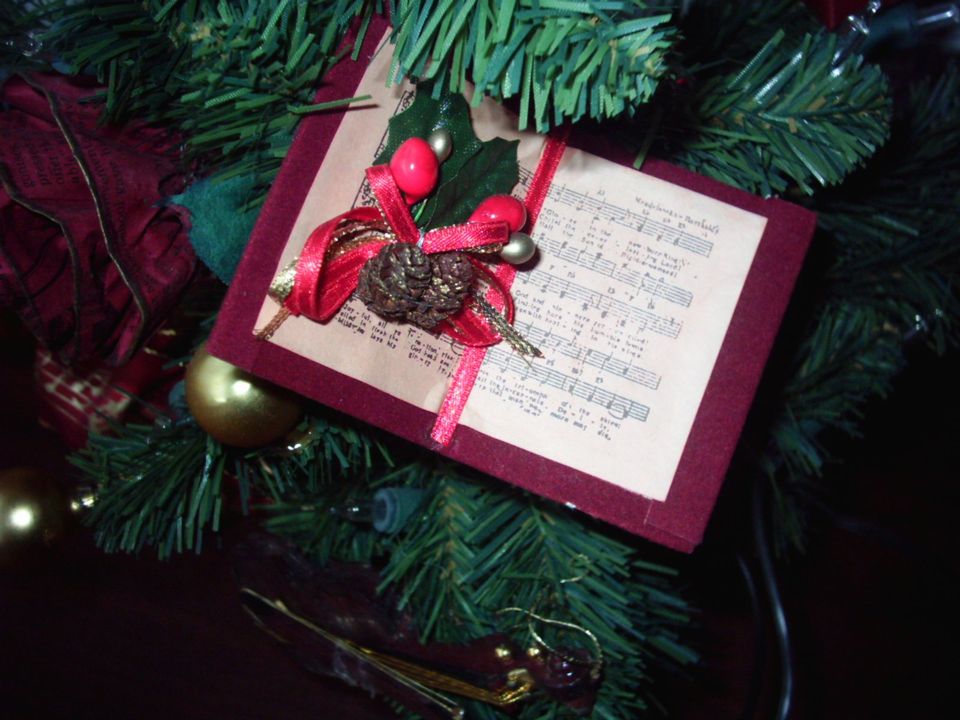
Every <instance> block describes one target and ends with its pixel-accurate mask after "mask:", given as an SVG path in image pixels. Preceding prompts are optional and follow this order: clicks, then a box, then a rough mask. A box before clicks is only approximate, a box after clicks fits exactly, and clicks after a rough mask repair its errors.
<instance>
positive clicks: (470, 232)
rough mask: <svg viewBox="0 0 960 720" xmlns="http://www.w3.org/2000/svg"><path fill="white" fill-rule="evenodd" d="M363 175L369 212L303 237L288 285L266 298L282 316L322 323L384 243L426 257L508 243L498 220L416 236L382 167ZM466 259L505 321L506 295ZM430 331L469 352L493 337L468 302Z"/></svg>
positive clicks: (482, 267) (356, 212)
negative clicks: (415, 249)
mask: <svg viewBox="0 0 960 720" xmlns="http://www.w3.org/2000/svg"><path fill="white" fill-rule="evenodd" d="M366 174H367V180H368V181H369V183H370V188H371V190H372V191H373V194H374V197H375V198H376V200H377V207H369V206H368V207H359V208H354V209H353V210H349V211H347V212H345V213H343V214H341V215H338V216H337V217H335V218H333V219H331V220H328V221H327V222H325V223H323V224H322V225H320V226H319V227H318V228H316V229H315V230H314V231H313V232H312V233H310V236H309V237H308V238H307V242H306V244H305V245H304V248H303V251H302V252H301V253H300V257H299V259H298V260H297V263H296V271H295V274H294V276H293V283H292V287H287V288H284V289H283V290H282V291H280V292H278V293H274V294H275V295H279V297H278V299H280V300H281V302H282V303H283V306H284V308H285V309H286V310H287V311H288V312H289V313H290V314H292V315H304V316H306V317H308V318H310V319H311V320H315V321H317V322H326V321H328V320H330V319H331V318H332V317H333V316H334V315H335V314H336V313H337V311H338V310H339V309H340V308H341V306H342V305H343V304H344V303H345V302H346V301H347V299H348V298H349V297H350V296H351V295H352V294H353V292H354V291H355V290H356V288H357V283H358V281H359V278H360V271H361V270H362V269H363V266H364V265H365V264H366V263H367V262H368V261H369V260H370V259H371V258H373V257H375V256H376V255H377V254H378V253H379V252H380V250H381V249H382V248H383V247H384V246H385V245H388V244H390V243H396V242H405V243H411V244H414V245H419V246H420V247H421V249H422V250H423V251H424V252H425V253H427V254H428V255H429V254H435V253H445V252H466V253H481V252H490V251H494V250H497V249H499V248H500V247H502V246H503V245H504V244H505V243H506V242H507V240H508V239H509V236H510V227H509V225H508V224H507V223H506V222H468V223H464V224H462V225H452V226H449V227H442V228H437V229H434V230H430V231H428V232H426V233H421V231H420V228H418V227H417V224H416V223H415V222H414V220H413V216H412V215H411V214H410V210H409V208H408V206H407V203H406V201H405V200H404V198H403V195H402V194H401V192H400V188H398V187H397V184H396V182H395V181H394V179H393V174H392V173H391V172H390V168H389V167H388V166H387V165H376V166H374V167H371V168H367V171H366ZM468 259H469V260H470V262H471V263H472V264H473V266H474V268H475V269H476V270H477V277H478V283H479V284H481V285H483V286H484V288H489V289H491V290H493V292H494V293H495V294H496V295H497V296H499V297H498V300H500V301H501V302H502V306H503V308H504V313H505V315H506V320H507V322H508V323H509V322H512V320H513V302H512V300H511V298H510V293H509V291H508V290H507V289H506V288H505V287H504V286H503V285H502V283H501V282H500V281H499V280H498V279H497V277H496V276H495V275H494V273H492V272H491V271H490V270H489V269H488V267H487V265H486V264H485V263H483V262H481V261H480V260H478V259H477V258H475V257H473V256H472V255H468ZM478 292H479V291H478ZM483 292H486V289H485V290H484V291H483ZM498 304H500V303H498ZM436 329H437V330H438V331H439V332H441V333H444V334H446V335H449V336H450V337H452V338H453V339H454V340H456V341H457V342H459V343H462V344H464V345H468V346H471V347H486V346H488V345H493V344H495V343H497V342H499V341H500V339H501V336H500V335H499V334H498V333H497V332H496V330H494V329H493V328H492V327H491V326H490V325H489V324H488V323H487V322H486V320H485V319H484V315H483V313H482V312H479V311H478V309H477V308H475V307H474V306H473V304H472V303H471V302H470V301H469V300H468V301H467V302H465V303H464V305H463V307H462V308H461V309H460V310H459V311H458V312H457V313H455V314H454V315H451V316H450V317H448V318H447V319H446V320H444V321H443V322H441V323H440V324H439V325H438V326H437V327H436Z"/></svg>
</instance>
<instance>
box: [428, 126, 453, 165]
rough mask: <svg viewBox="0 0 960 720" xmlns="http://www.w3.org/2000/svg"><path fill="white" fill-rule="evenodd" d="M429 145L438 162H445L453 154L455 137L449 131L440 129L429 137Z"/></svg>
mask: <svg viewBox="0 0 960 720" xmlns="http://www.w3.org/2000/svg"><path fill="white" fill-rule="evenodd" d="M427 144H428V145H429V146H430V149H431V150H433V154H434V155H436V156H437V160H439V161H440V162H443V161H444V160H446V159H447V158H448V157H450V153H452V152H453V135H451V134H450V131H449V130H445V129H443V128H438V129H436V130H434V131H433V132H432V133H430V135H428V136H427Z"/></svg>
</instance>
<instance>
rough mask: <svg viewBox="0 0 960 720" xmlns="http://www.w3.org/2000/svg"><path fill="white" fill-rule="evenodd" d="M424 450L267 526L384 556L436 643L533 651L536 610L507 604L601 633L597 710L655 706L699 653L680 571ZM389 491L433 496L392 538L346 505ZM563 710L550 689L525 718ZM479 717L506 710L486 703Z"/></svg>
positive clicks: (345, 554) (475, 707) (284, 509)
mask: <svg viewBox="0 0 960 720" xmlns="http://www.w3.org/2000/svg"><path fill="white" fill-rule="evenodd" d="M409 452H410V451H409V449H407V450H406V453H407V454H408V456H409ZM411 459H413V460H414V462H409V463H407V464H405V465H403V466H401V467H398V468H396V469H394V470H392V471H386V472H384V473H379V474H378V473H374V475H373V476H374V478H375V479H374V480H373V481H372V482H371V483H369V484H365V483H362V482H361V483H352V482H351V483H350V484H349V485H346V486H341V487H340V488H339V489H338V490H337V491H335V492H334V494H333V495H332V496H330V495H327V494H323V495H321V496H316V495H311V494H305V495H304V496H303V497H299V498H288V501H287V502H286V503H284V504H281V505H277V506H275V507H273V508H272V509H271V510H270V511H269V514H270V518H269V519H268V521H267V523H266V525H267V527H268V528H270V529H271V530H273V531H274V532H279V533H281V534H286V535H288V536H289V537H292V538H293V539H294V540H296V541H297V543H298V544H300V545H301V546H302V547H306V548H307V549H308V550H311V551H312V552H313V553H315V554H316V555H317V556H318V557H321V558H327V557H339V558H343V559H347V560H354V561H363V562H371V561H374V562H376V561H377V560H378V559H379V560H380V561H381V562H382V569H381V577H382V586H383V587H384V588H386V587H391V588H394V589H395V590H396V591H397V593H398V596H399V598H400V605H401V607H403V608H404V609H406V611H407V612H410V613H411V614H412V616H413V618H414V620H415V624H416V627H418V628H419V630H420V633H421V638H422V640H424V641H431V640H438V641H443V642H461V641H464V640H467V639H470V638H476V637H482V636H484V635H487V634H489V633H491V632H496V631H501V632H502V631H507V632H511V633H512V634H513V635H514V637H515V639H516V640H517V642H518V643H519V644H520V645H521V647H529V646H531V645H532V644H533V642H534V639H533V637H532V636H531V633H530V623H529V622H528V619H527V618H526V617H524V616H523V615H522V614H516V613H505V612H504V610H505V609H506V608H510V607H520V608H524V609H529V610H531V611H533V612H535V613H537V614H538V615H540V616H542V617H546V618H549V619H551V620H559V621H564V622H568V623H573V624H575V625H577V626H579V627H584V628H588V629H589V630H590V631H591V632H593V633H594V634H595V635H596V637H597V639H598V641H599V642H600V645H601V647H602V648H603V653H604V659H605V663H604V683H603V686H602V689H601V692H600V696H599V699H598V703H597V707H596V709H595V711H594V717H597V718H610V719H614V718H624V719H625V718H631V717H635V716H636V714H637V713H639V712H641V711H644V710H648V709H650V708H652V707H654V706H655V704H656V702H655V700H654V699H653V697H652V692H651V688H652V676H653V675H654V674H655V669H656V668H657V667H658V666H660V665H662V664H663V663H674V664H677V665H683V664H689V663H692V662H695V661H696V658H697V656H696V654H695V653H694V652H692V651H691V650H690V649H689V648H688V647H686V645H685V644H684V643H683V641H682V640H681V634H682V633H683V631H684V629H685V627H686V626H687V624H688V623H689V617H690V609H689V608H688V607H687V605H686V603H685V601H684V600H683V599H682V598H681V597H679V596H678V594H677V592H676V589H675V588H674V587H673V582H672V578H673V576H674V575H675V572H674V571H672V570H671V569H669V568H667V567H663V566H660V565H653V564H649V563H645V562H643V560H642V557H641V553H640V550H639V547H640V546H639V545H638V544H637V543H636V542H635V541H633V542H626V541H625V540H624V539H623V538H622V537H619V535H618V534H617V533H616V532H615V531H612V530H611V529H610V528H608V527H606V526H602V525H599V524H587V525H585V524H584V521H583V518H582V517H579V516H577V515H576V514H575V513H573V512H571V511H569V510H567V509H565V508H562V507H560V506H558V505H556V504H554V503H551V502H549V501H545V500H542V499H540V498H536V497H534V496H531V495H529V494H527V493H523V492H521V491H519V490H516V489H515V488H511V487H509V486H507V485H504V484H503V483H497V482H491V481H489V480H488V479H486V478H483V477H479V476H478V475H477V474H476V473H469V472H466V471H465V470H464V469H463V468H462V467H460V466H456V465H452V464H450V463H448V462H446V461H443V460H439V459H437V458H436V457H433V456H428V455H425V454H423V453H422V452H420V451H417V452H416V454H415V455H414V456H413V457H412V458H411ZM384 487H402V488H416V489H419V490H421V491H423V493H424V500H423V503H422V505H421V507H420V508H419V509H418V510H417V511H416V513H415V514H414V515H413V517H412V518H411V520H410V521H409V522H408V524H407V525H406V526H405V527H403V528H402V529H401V530H399V531H398V532H396V533H394V534H392V535H380V534H378V533H375V532H372V531H371V530H370V529H369V526H366V525H364V524H359V523H355V522H351V521H349V520H345V519H343V515H344V513H343V512H342V511H343V510H344V509H349V508H352V507H355V506H357V505H359V504H362V503H363V502H364V501H367V502H369V498H370V496H371V493H372V492H373V490H375V489H377V488H384ZM331 508H339V509H341V512H338V513H332V512H330V509H331ZM533 625H534V626H535V631H536V632H537V633H538V634H540V635H542V636H545V637H546V638H547V639H548V641H549V642H551V643H552V644H558V645H563V644H566V645H568V646H581V647H585V648H587V649H590V650H592V646H591V645H590V643H588V642H585V641H584V637H585V636H584V635H583V634H581V633H577V632H575V631H570V630H567V631H565V632H563V633H562V635H559V636H553V635H551V632H550V628H549V627H547V626H544V625H542V624H538V623H536V622H534V623H533ZM555 712H558V706H556V705H554V704H553V703H552V702H550V701H548V700H546V699H545V698H539V700H538V701H536V702H531V703H530V704H528V705H526V706H525V707H524V708H523V710H522V712H521V715H520V717H521V718H529V719H530V720H532V719H533V718H538V717H552V716H553V715H552V714H551V713H555ZM469 717H471V718H483V719H488V718H489V719H490V720H493V719H494V718H497V717H502V715H500V714H499V713H497V712H496V711H494V710H493V709H491V708H490V707H488V706H484V705H481V704H476V703H473V704H471V712H470V714H469ZM557 717H565V715H564V714H563V713H562V712H561V714H560V715H557Z"/></svg>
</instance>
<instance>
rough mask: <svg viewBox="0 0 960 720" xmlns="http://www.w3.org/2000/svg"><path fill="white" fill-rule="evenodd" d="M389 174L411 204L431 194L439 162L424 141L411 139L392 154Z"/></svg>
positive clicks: (438, 170) (416, 138) (415, 138)
mask: <svg viewBox="0 0 960 720" xmlns="http://www.w3.org/2000/svg"><path fill="white" fill-rule="evenodd" d="M390 172H392V173H393V179H394V180H395V181H396V183H397V187H398V188H400V189H401V190H402V191H403V192H404V193H405V194H406V198H407V202H409V203H411V204H412V203H414V202H417V201H418V200H422V199H423V198H425V197H426V196H427V195H429V194H430V193H431V192H433V188H434V187H435V186H436V184H437V176H438V175H439V173H440V161H439V160H437V156H436V155H434V154H433V149H432V148H431V147H430V144H429V143H428V142H427V141H426V140H424V139H423V138H418V137H412V138H410V139H409V140H406V141H404V143H403V144H402V145H400V147H398V148H397V150H396V152H395V153H393V157H392V158H390Z"/></svg>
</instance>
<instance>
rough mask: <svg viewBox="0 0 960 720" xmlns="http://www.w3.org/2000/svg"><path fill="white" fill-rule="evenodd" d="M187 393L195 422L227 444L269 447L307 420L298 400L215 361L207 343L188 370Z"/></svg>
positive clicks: (273, 386) (200, 348)
mask: <svg viewBox="0 0 960 720" xmlns="http://www.w3.org/2000/svg"><path fill="white" fill-rule="evenodd" d="M184 390H185V391H186V396H187V406H188V407H189V408H190V413H191V414H192V415H193V418H194V420H196V421H197V424H198V425H199V426H200V427H201V428H203V429H204V431H206V432H207V433H208V434H209V435H211V436H213V437H214V438H215V439H216V440H219V441H220V442H222V443H223V444H224V445H232V446H234V447H242V448H253V447H260V446H262V445H266V444H267V443H269V442H271V441H273V440H276V439H277V438H279V437H281V436H283V435H284V434H286V433H287V432H289V431H290V429H291V428H293V426H294V425H296V424H297V423H298V422H299V421H300V417H301V416H302V415H303V408H302V407H301V405H300V400H299V398H297V396H296V395H294V394H292V393H289V392H287V391H286V390H284V389H282V388H279V387H277V386H276V385H273V384H272V383H269V382H267V381H266V380H262V379H260V378H258V377H255V376H253V375H250V374H249V373H246V372H244V371H243V370H241V369H240V368H238V367H236V366H235V365H231V364H230V363H228V362H225V361H224V360H220V359H219V358H215V357H214V356H213V355H211V354H210V353H209V352H207V348H206V345H205V344H204V345H201V346H200V347H199V348H198V349H197V352H196V353H195V354H194V356H193V359H192V360H191V361H190V364H189V365H188V366H187V373H186V376H185V377H184Z"/></svg>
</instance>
